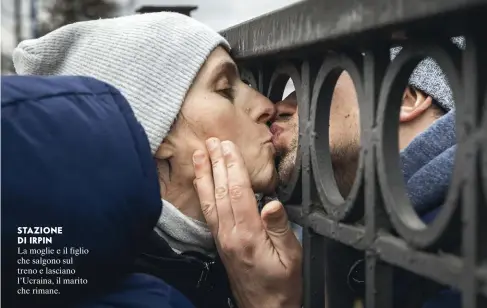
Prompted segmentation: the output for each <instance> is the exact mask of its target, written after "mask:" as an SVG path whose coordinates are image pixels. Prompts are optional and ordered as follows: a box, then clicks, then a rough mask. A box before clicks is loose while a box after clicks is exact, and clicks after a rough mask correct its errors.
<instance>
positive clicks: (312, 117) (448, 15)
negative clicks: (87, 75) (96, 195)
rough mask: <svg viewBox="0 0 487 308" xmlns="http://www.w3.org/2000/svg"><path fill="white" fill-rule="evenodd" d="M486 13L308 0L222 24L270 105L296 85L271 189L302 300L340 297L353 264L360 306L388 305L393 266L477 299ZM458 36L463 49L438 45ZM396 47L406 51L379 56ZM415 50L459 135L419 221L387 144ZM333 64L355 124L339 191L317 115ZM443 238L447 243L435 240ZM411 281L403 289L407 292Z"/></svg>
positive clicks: (484, 243) (482, 245)
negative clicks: (286, 142)
mask: <svg viewBox="0 0 487 308" xmlns="http://www.w3.org/2000/svg"><path fill="white" fill-rule="evenodd" d="M486 19H487V1H486V0H427V1H425V0H408V1H405V0H362V1H356V0H340V1H331V0H330V1H313V0H309V1H304V2H300V3H297V4H295V5H292V6H289V7H286V8H284V9H281V10H279V11H276V12H272V13H270V14H268V15H265V16H262V17H259V18H256V19H254V20H250V21H248V22H245V23H243V24H240V25H238V26H235V27H232V28H230V29H227V30H225V31H223V32H222V34H223V35H224V36H225V37H226V38H227V39H228V41H229V42H230V44H231V45H232V47H233V52H234V56H235V58H236V59H237V61H238V63H239V66H240V68H241V74H242V78H243V79H245V80H247V81H248V82H249V83H250V84H251V85H252V86H253V87H255V88H257V89H258V90H259V91H261V92H262V93H265V94H266V95H268V96H269V97H270V98H271V100H273V101H279V100H281V98H282V93H283V89H284V86H285V84H286V81H287V80H288V78H289V77H290V78H292V80H293V83H294V85H295V87H296V92H297V97H298V108H299V153H298V156H297V164H296V165H297V168H296V170H295V171H294V174H293V176H292V180H291V183H290V184H289V185H288V186H287V187H285V188H284V189H282V191H281V192H280V197H281V200H282V201H284V203H285V204H287V209H288V212H289V214H290V216H291V219H292V220H293V221H295V222H297V223H299V224H300V225H302V226H303V230H304V231H303V232H304V234H303V247H304V257H305V261H304V276H305V282H304V284H305V285H304V290H305V296H304V305H305V307H317V308H318V307H319V308H323V307H324V305H325V296H324V295H325V285H326V293H327V296H326V301H327V307H331V308H342V307H352V302H353V300H354V299H355V297H357V296H359V297H360V293H361V292H359V291H360V290H357V289H359V288H360V286H361V285H362V284H361V282H360V281H355V282H356V285H355V286H353V285H350V283H352V284H353V283H354V281H352V282H351V281H350V273H348V274H347V273H345V275H343V270H346V269H347V268H340V267H341V266H342V265H343V264H348V265H347V266H346V267H348V266H349V265H351V264H355V265H357V266H358V267H357V268H352V270H355V271H357V273H355V274H357V275H358V276H357V277H355V278H353V279H352V280H354V279H355V280H360V279H361V278H360V271H361V270H363V272H364V277H363V280H364V283H363V287H364V290H363V294H364V303H365V306H366V307H368V308H390V307H393V304H392V300H393V290H394V288H393V284H394V279H393V276H394V275H393V274H394V272H395V271H397V270H398V268H399V269H400V270H403V271H406V272H408V273H411V274H414V275H417V276H418V277H424V278H425V279H427V280H428V281H432V282H434V283H438V284H441V285H444V286H448V287H452V288H454V289H456V290H458V291H459V292H460V293H461V301H462V306H463V307H472V308H479V307H483V308H485V307H487V300H486V298H487V90H486V89H487V86H486V85H487V78H486V77H487V73H486V69H487V65H486V64H487V43H486V41H487V35H486V33H487V30H486V28H487V22H486V21H485V20H486ZM459 35H462V36H464V37H465V38H466V49H465V50H463V51H459V50H455V49H454V48H452V47H451V46H449V45H448V44H445V43H446V42H447V41H448V40H449V39H450V38H451V37H454V36H459ZM404 38H407V39H404ZM395 45H401V46H405V47H404V49H403V51H402V52H401V56H400V57H398V58H396V59H394V61H392V62H391V61H390V54H389V48H390V47H391V46H395ZM330 50H333V51H334V52H333V53H329V52H328V51H330ZM426 56H430V57H432V58H434V59H435V60H436V61H437V62H438V63H439V64H440V66H441V67H442V69H443V71H444V72H445V73H446V74H447V76H448V80H449V81H450V84H451V87H452V91H453V93H454V98H455V102H456V103H457V104H456V108H457V111H456V136H457V142H458V148H457V152H456V157H455V167H454V170H453V180H452V181H451V184H450V188H449V192H448V195H447V197H446V202H445V203H444V204H443V206H442V209H441V211H440V213H439V214H438V216H437V218H436V219H435V220H434V221H433V222H432V223H431V224H429V225H425V224H424V223H422V222H421V221H420V220H419V219H418V217H417V216H416V215H415V213H414V210H413V209H412V207H411V204H410V202H409V200H408V198H407V197H406V193H405V188H404V184H403V179H402V174H401V171H400V169H399V153H398V146H397V132H398V123H399V120H398V115H399V108H400V101H401V97H402V95H403V91H404V88H405V86H406V84H407V81H408V78H409V75H410V74H411V72H412V71H413V69H414V67H415V66H416V64H418V63H419V61H420V60H421V59H422V58H424V57H426ZM343 70H346V71H348V73H349V74H350V75H351V77H352V79H353V81H354V84H355V89H356V92H357V95H358V99H359V105H360V126H361V134H360V136H361V137H360V138H361V151H360V159H359V166H358V168H357V172H356V180H355V183H354V185H353V187H352V190H351V193H350V194H349V196H348V197H347V198H345V199H344V198H341V195H340V193H339V192H338V189H337V187H336V185H335V184H334V183H335V181H334V179H333V176H334V175H333V170H332V165H331V159H330V157H329V154H327V153H328V148H329V145H328V134H329V132H328V125H317V123H318V121H320V122H323V121H327V120H328V117H329V110H330V98H331V93H332V92H331V91H333V89H334V84H335V83H336V80H337V78H338V76H339V75H340V73H341V71H343ZM318 137H320V138H319V139H318ZM318 152H319V153H320V156H319V157H318V155H317V153H318ZM396 166H397V167H396ZM453 238H458V239H459V240H460V242H461V245H460V247H458V251H446V250H445V249H443V245H444V244H445V243H448V241H450V240H452V239H453ZM361 258H363V259H364V260H365V261H364V262H363V264H359V263H360V262H359V263H354V261H355V260H360V259H361ZM350 262H351V263H350ZM325 272H326V274H325ZM352 275H353V273H352ZM325 280H326V281H325ZM325 282H326V283H325ZM354 288H355V289H354ZM416 291H418V290H416ZM416 291H413V290H411V297H418V298H420V297H421V295H420V294H419V293H417V292H416ZM419 302H420V301H419ZM420 306H421V305H419V307H420Z"/></svg>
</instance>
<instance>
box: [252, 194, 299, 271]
mask: <svg viewBox="0 0 487 308" xmlns="http://www.w3.org/2000/svg"><path fill="white" fill-rule="evenodd" d="M261 218H262V223H263V225H264V228H265V230H266V232H267V235H268V236H269V239H270V240H271V242H272V245H273V246H274V248H275V249H276V250H277V251H278V252H279V258H280V259H281V262H283V264H287V265H288V266H297V268H300V266H301V259H302V249H301V244H300V243H299V241H298V239H297V237H296V235H294V232H293V230H292V229H291V226H290V224H289V220H288V218H287V214H286V211H285V210H284V207H283V206H282V203H281V202H279V201H271V202H269V203H267V204H266V205H265V206H264V208H263V209H262V213H261Z"/></svg>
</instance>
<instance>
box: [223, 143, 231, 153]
mask: <svg viewBox="0 0 487 308" xmlns="http://www.w3.org/2000/svg"><path fill="white" fill-rule="evenodd" d="M222 152H223V155H227V154H228V153H230V141H222Z"/></svg>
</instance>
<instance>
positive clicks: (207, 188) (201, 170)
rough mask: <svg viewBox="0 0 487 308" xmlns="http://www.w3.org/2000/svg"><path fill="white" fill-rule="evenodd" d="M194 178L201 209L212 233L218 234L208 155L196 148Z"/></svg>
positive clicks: (213, 189)
mask: <svg viewBox="0 0 487 308" xmlns="http://www.w3.org/2000/svg"><path fill="white" fill-rule="evenodd" d="M193 165H194V173H195V177H196V178H195V180H194V185H195V188H196V192H197V194H198V198H199V199H200V205H201V211H202V212H203V216H204V217H205V220H206V222H207V224H208V227H209V228H210V230H211V232H212V234H213V235H214V236H215V235H217V234H218V212H217V210H216V203H215V188H214V186H213V174H212V171H211V164H210V160H209V157H208V156H207V155H206V153H205V152H203V151H201V150H196V151H195V152H194V154H193Z"/></svg>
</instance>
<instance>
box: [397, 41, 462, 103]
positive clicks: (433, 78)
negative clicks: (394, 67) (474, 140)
mask: <svg viewBox="0 0 487 308" xmlns="http://www.w3.org/2000/svg"><path fill="white" fill-rule="evenodd" d="M451 41H452V42H453V44H454V45H456V46H457V47H458V48H459V49H461V50H463V49H465V38H464V37H461V36H459V37H454V38H452V39H451ZM401 49H402V47H394V48H391V60H393V59H394V58H395V57H396V56H397V55H398V54H399V52H400V51H401ZM409 84H410V85H411V86H413V87H415V88H417V89H419V90H421V91H423V92H424V93H426V94H428V95H430V96H431V97H432V98H433V99H434V100H435V101H436V102H437V104H438V105H439V107H441V108H442V109H443V110H445V111H450V110H451V109H454V108H455V101H454V100H453V93H452V90H451V88H450V84H449V82H448V80H447V78H446V75H445V73H444V72H443V70H442V69H441V68H440V66H439V65H438V63H436V61H435V60H433V59H432V58H426V59H424V60H423V61H421V62H420V63H419V64H418V66H416V68H415V69H414V71H413V73H412V74H411V77H409Z"/></svg>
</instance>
